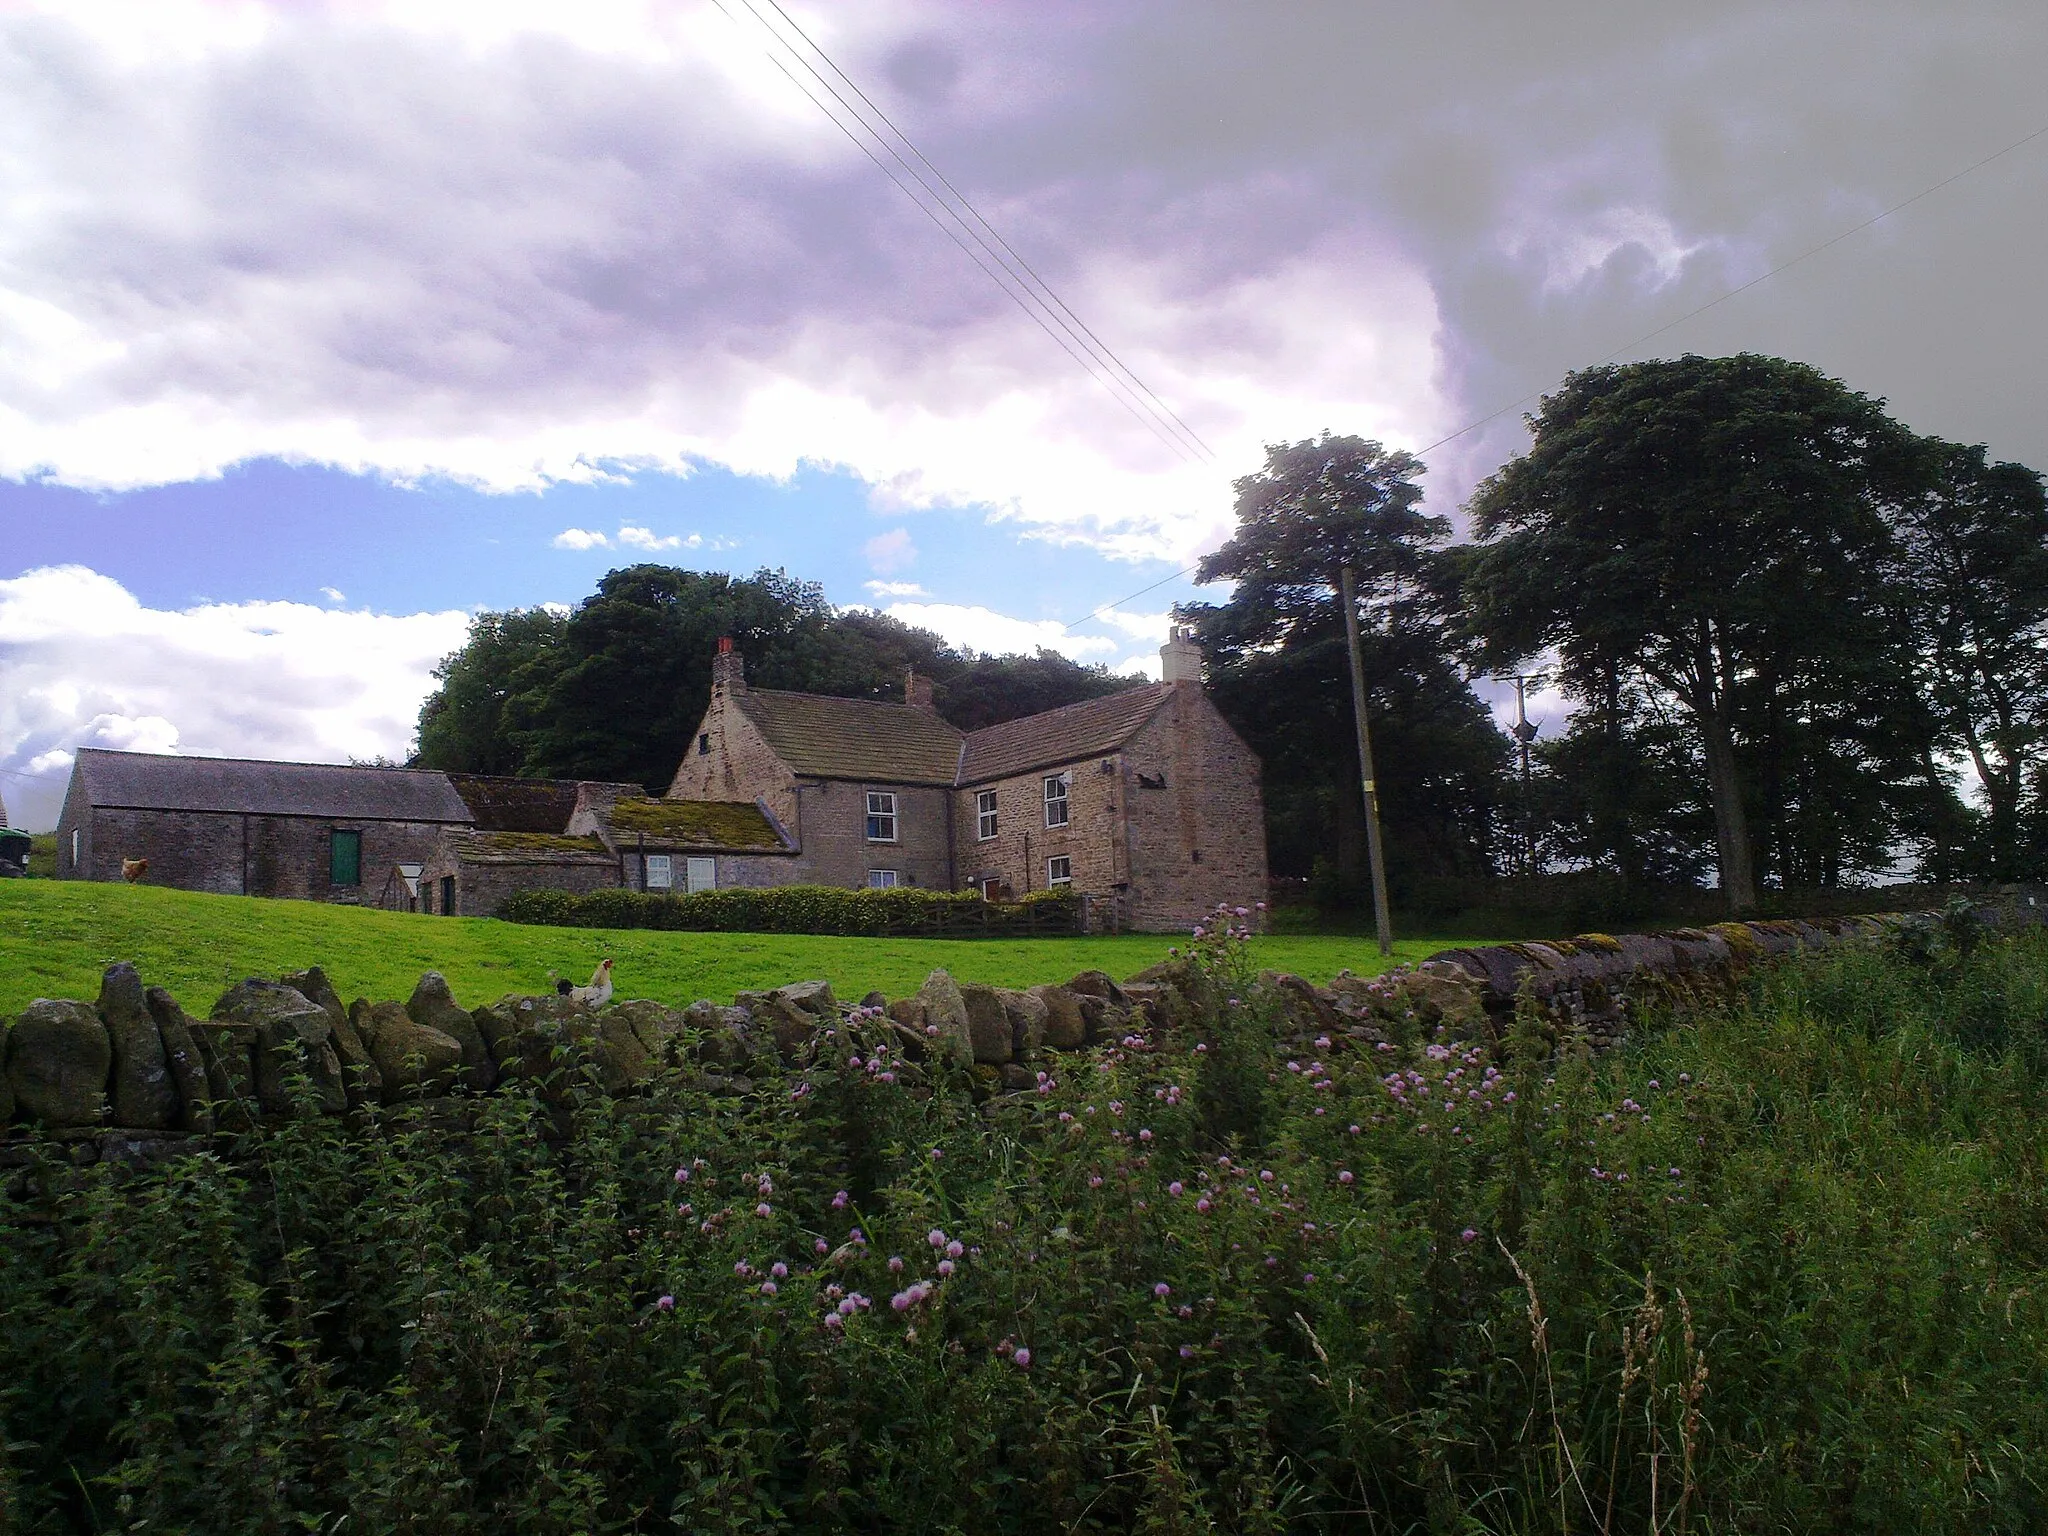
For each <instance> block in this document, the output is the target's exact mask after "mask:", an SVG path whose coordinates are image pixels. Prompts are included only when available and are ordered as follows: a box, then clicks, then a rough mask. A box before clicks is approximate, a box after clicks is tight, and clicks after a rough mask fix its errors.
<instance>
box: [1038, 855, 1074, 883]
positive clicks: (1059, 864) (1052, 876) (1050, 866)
mask: <svg viewBox="0 0 2048 1536" xmlns="http://www.w3.org/2000/svg"><path fill="white" fill-rule="evenodd" d="M1045 883H1046V884H1047V885H1072V884H1073V883H1074V861H1073V860H1072V859H1070V858H1068V857H1067V856H1066V855H1065V854H1061V855H1060V856H1059V857H1058V858H1056V859H1047V860H1046V861H1045Z"/></svg>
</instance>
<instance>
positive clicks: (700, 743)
mask: <svg viewBox="0 0 2048 1536" xmlns="http://www.w3.org/2000/svg"><path fill="white" fill-rule="evenodd" d="M697 755H698V756H699V757H709V756H710V755H711V733H710V732H709V731H701V732H699V733H698V736H697Z"/></svg>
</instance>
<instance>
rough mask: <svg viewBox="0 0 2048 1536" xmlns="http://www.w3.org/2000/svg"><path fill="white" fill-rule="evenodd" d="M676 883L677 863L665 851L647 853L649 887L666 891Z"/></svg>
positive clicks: (652, 889) (653, 889) (651, 889)
mask: <svg viewBox="0 0 2048 1536" xmlns="http://www.w3.org/2000/svg"><path fill="white" fill-rule="evenodd" d="M675 883H676V870H675V865H674V863H673V862H671V860H670V858H669V856H668V855H667V854H665V853H650V854H649V855H647V889H649V890H650V891H666V890H668V889H670V888H671V887H672V886H674V884H675Z"/></svg>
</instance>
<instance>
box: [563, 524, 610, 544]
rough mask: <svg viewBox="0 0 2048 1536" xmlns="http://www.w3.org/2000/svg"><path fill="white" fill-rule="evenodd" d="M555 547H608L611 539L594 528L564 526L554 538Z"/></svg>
mask: <svg viewBox="0 0 2048 1536" xmlns="http://www.w3.org/2000/svg"><path fill="white" fill-rule="evenodd" d="M554 544H555V548H557V549H610V548H611V547H612V541H611V539H610V538H609V537H607V536H606V535H605V534H602V533H599V532H598V531H597V530H596V529H595V528H564V529H563V530H562V531H561V532H560V533H558V534H556V535H555V538H554Z"/></svg>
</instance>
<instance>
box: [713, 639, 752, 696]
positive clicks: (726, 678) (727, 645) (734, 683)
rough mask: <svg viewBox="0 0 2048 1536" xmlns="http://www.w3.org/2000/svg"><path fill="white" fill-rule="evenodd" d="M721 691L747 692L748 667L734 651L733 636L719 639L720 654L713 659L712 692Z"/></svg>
mask: <svg viewBox="0 0 2048 1536" xmlns="http://www.w3.org/2000/svg"><path fill="white" fill-rule="evenodd" d="M720 689H723V690H725V691H726V692H727V693H745V692H746V691H747V666H746V663H745V662H744V661H742V660H741V659H740V653H739V652H738V651H736V650H734V649H733V646H732V636H731V635H720V636H719V637H718V654H717V655H716V656H714V657H712V658H711V691H712V692H713V693H717V692H718V691H719V690H720Z"/></svg>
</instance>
